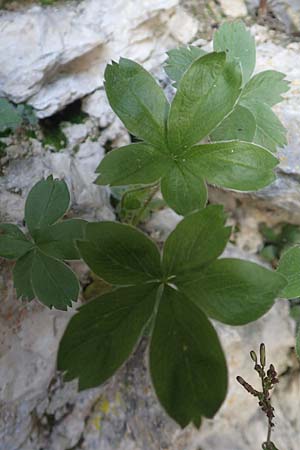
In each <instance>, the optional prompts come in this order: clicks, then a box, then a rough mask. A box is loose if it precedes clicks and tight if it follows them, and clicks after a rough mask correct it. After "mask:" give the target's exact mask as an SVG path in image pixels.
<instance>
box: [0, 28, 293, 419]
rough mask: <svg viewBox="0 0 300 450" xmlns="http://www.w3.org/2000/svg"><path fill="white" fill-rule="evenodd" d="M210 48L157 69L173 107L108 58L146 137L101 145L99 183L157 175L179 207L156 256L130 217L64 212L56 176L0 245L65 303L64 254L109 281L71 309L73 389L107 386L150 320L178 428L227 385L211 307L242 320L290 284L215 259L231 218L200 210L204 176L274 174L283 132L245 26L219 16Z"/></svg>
mask: <svg viewBox="0 0 300 450" xmlns="http://www.w3.org/2000/svg"><path fill="white" fill-rule="evenodd" d="M214 47H215V48H214V50H215V51H214V52H213V53H211V54H204V55H203V52H202V50H199V49H195V48H193V47H191V48H187V49H178V50H175V51H173V52H170V54H169V60H168V63H167V66H166V70H167V71H168V73H169V75H170V76H171V78H173V79H174V81H175V82H176V86H177V92H176V94H175V97H174V99H173V101H172V102H171V104H169V103H168V101H167V99H166V97H165V95H164V93H163V91H162V89H161V88H160V87H159V86H158V84H157V83H156V82H155V80H154V79H153V78H152V76H151V75H150V74H149V73H148V72H146V71H145V70H144V69H143V68H142V67H141V66H139V65H138V64H136V63H135V62H133V61H130V60H125V59H121V61H120V63H119V64H116V63H112V65H109V66H108V67H107V69H106V73H105V80H106V81H105V86H106V91H107V95H108V99H109V101H110V104H111V106H112V108H113V109H114V111H115V112H116V113H117V114H118V116H119V117H120V118H121V120H122V121H123V122H124V124H125V125H126V127H127V128H128V130H129V131H130V132H131V133H132V134H133V135H135V136H136V138H137V139H140V140H141V141H139V142H136V143H134V144H131V145H128V146H126V147H123V148H121V149H117V150H113V151H112V152H110V153H108V155H107V156H106V157H105V158H104V160H103V161H102V163H101V164H100V166H99V168H98V172H99V173H100V175H99V177H98V179H97V182H98V183H99V184H110V185H111V186H126V185H130V184H133V185H140V184H142V185H143V186H145V185H147V184H151V190H153V189H154V184H156V185H157V187H158V186H159V185H160V186H161V190H162V194H163V197H164V199H165V200H166V202H167V203H168V204H169V205H170V206H171V207H172V208H173V209H174V210H175V211H177V212H178V213H180V214H182V215H184V216H186V217H184V218H183V220H182V221H181V222H180V223H179V224H178V225H177V227H176V228H175V230H174V231H173V232H172V233H171V234H170V236H169V237H168V239H167V241H166V242H165V245H164V248H163V251H162V254H161V253H160V252H159V250H158V248H157V247H156V245H155V244H154V242H152V241H151V240H150V239H149V238H148V237H147V236H146V235H145V234H143V233H142V232H140V231H139V230H137V229H135V228H133V227H132V226H130V225H125V224H120V223H116V222H100V223H86V222H85V221H82V220H80V219H79V220H74V219H71V220H63V221H62V220H61V218H62V216H63V215H64V214H65V212H66V210H67V208H68V206H69V201H70V198H69V193H68V189H67V187H66V184H65V183H64V182H63V181H58V180H53V178H51V177H50V178H48V179H47V180H42V181H40V182H39V183H38V184H37V185H35V186H34V187H33V189H32V191H31V192H30V193H29V196H28V198H27V201H26V206H25V222H26V225H27V229H28V231H29V233H30V235H31V238H28V237H27V236H26V235H24V234H23V233H22V231H21V230H20V229H18V228H17V227H16V226H15V225H12V224H2V225H0V255H1V256H4V257H6V258H9V259H16V260H17V262H16V265H15V268H14V283H15V287H16V289H17V294H18V296H19V297H22V298H24V299H25V298H27V299H29V300H31V299H32V298H34V297H36V298H38V299H39V300H40V301H41V302H42V303H44V304H46V305H47V306H49V307H52V306H54V307H56V308H60V309H66V308H67V306H69V305H70V304H71V301H72V300H76V299H77V297H78V281H77V279H76V277H75V275H74V273H73V272H72V271H71V270H70V268H69V267H68V266H67V265H66V264H65V263H64V262H62V261H64V260H71V259H79V258H82V259H83V260H84V261H85V262H86V263H87V265H88V266H89V267H90V269H91V270H92V271H93V272H94V273H95V274H96V275H98V276H99V277H101V278H102V279H104V280H105V281H106V282H108V283H110V284H111V285H112V286H113V290H112V291H111V292H110V293H107V294H104V295H102V296H100V297H98V298H96V299H95V300H92V301H91V302H90V303H88V304H87V305H84V306H83V307H81V308H80V309H79V312H78V313H77V314H76V315H75V316H74V317H73V318H72V319H71V321H70V323H69V325H68V327H67V329H66V332H65V334H64V336H63V339H62V341H61V345H60V349H59V354H58V368H59V369H60V370H62V371H63V372H64V373H65V378H66V379H67V380H71V379H73V378H78V379H79V387H80V389H85V388H90V387H93V386H98V385H99V384H101V383H103V382H104V381H105V380H107V379H108V378H109V377H110V376H112V375H113V374H114V373H115V371H116V370H117V369H118V368H119V367H120V366H121V365H122V364H123V363H124V362H125V361H126V359H127V358H128V357H129V356H130V354H131V352H132V350H133V349H134V347H135V345H136V344H137V342H138V340H139V338H140V337H141V336H142V335H143V333H144V331H145V329H146V328H147V334H149V337H150V352H149V359H150V362H149V366H150V372H151V376H152V380H153V385H154V388H155V391H156V393H157V396H158V398H159V400H160V402H161V404H162V405H163V406H164V408H165V409H166V411H167V412H168V414H169V415H170V416H171V417H173V418H174V419H175V420H176V421H177V422H178V423H179V424H180V425H181V426H186V425H187V424H188V423H190V422H193V423H194V424H195V425H196V426H199V425H200V422H201V417H202V416H205V417H212V416H213V415H214V414H215V412H216V411H217V410H218V408H219V407H220V405H221V404H222V402H223V400H224V398H225V395H226V389H227V369H226V362H225V357H224V354H223V351H222V348H221V344H220V342H219V339H218V337H217V334H216V332H215V330H214V327H213V326H212V324H211V322H210V318H212V319H215V320H218V321H221V322H223V323H225V324H229V325H242V324H245V323H248V322H251V321H253V320H256V319H257V318H259V317H260V316H261V315H263V314H264V313H265V312H266V311H268V309H269V308H270V307H271V306H272V304H273V302H274V299H275V298H276V297H277V296H278V295H279V294H280V293H282V292H286V291H285V289H288V288H289V284H287V280H286V278H285V276H284V275H285V273H284V272H285V271H284V270H282V268H281V269H279V270H278V271H277V272H274V271H270V270H268V269H265V268H263V267H261V266H259V265H257V264H254V263H251V262H247V261H243V260H240V259H228V258H219V257H220V255H221V254H222V252H223V250H224V248H225V246H226V244H227V242H228V239H229V235H230V228H229V227H226V226H225V225H224V223H225V216H224V213H223V210H222V207H220V206H209V207H207V208H205V209H203V208H204V207H205V205H206V201H207V189H206V181H207V182H210V183H215V184H217V185H219V186H223V187H227V188H231V189H237V190H242V191H243V190H246V191H247V190H255V189H259V188H261V187H263V186H266V185H268V184H269V183H270V182H272V181H273V179H274V173H273V169H274V167H275V166H276V164H277V162H278V161H277V159H276V158H275V156H274V155H273V154H272V153H270V151H269V150H272V151H273V150H274V149H275V147H276V145H282V144H283V143H284V139H285V138H284V132H283V128H282V125H281V124H280V123H279V121H278V119H277V118H276V116H275V115H274V114H273V113H272V111H271V108H270V107H271V106H272V105H273V104H274V103H276V102H277V101H280V100H281V97H280V95H281V93H283V92H285V91H286V89H287V86H286V83H285V82H284V81H283V76H282V74H278V72H273V71H267V72H263V73H262V74H259V75H257V76H254V77H253V78H252V79H250V77H251V74H252V72H253V69H254V65H255V46H254V42H253V39H252V38H251V37H250V35H249V33H248V32H247V31H246V30H245V28H244V27H243V25H241V24H232V25H228V26H227V25H225V26H223V27H222V28H221V29H220V30H219V32H218V33H217V34H216V37H215V40H214ZM271 82H272V93H270V86H269V84H270V83H271ZM262 111H263V113H262ZM262 117H266V118H267V125H266V123H265V122H266V121H265V120H262ZM203 139H206V141H205V143H200V144H199V142H200V141H202V140H203ZM212 141H214V142H212ZM262 145H265V146H266V147H267V148H264V147H263V146H262ZM151 192H152V191H151ZM154 192H155V189H154ZM151 195H152V194H151ZM286 286H287V287H286ZM149 330H150V331H149Z"/></svg>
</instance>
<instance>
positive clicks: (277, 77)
mask: <svg viewBox="0 0 300 450" xmlns="http://www.w3.org/2000/svg"><path fill="white" fill-rule="evenodd" d="M284 78H285V74H284V73H281V72H277V71H276V70H265V71H263V72H260V73H258V74H257V75H255V76H254V77H253V78H251V80H249V81H248V83H247V84H246V86H245V87H244V89H243V91H242V95H241V99H240V103H241V104H242V105H245V106H248V105H251V104H253V103H257V102H259V103H264V104H266V105H269V106H274V105H276V104H277V103H280V102H282V100H283V97H282V94H284V93H285V92H287V91H288V90H289V82H288V81H286V80H285V79H284Z"/></svg>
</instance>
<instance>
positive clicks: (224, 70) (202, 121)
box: [168, 53, 241, 155]
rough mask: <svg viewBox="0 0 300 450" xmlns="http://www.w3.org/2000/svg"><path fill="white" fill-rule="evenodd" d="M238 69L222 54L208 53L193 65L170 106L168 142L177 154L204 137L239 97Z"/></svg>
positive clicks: (171, 149)
mask: <svg viewBox="0 0 300 450" xmlns="http://www.w3.org/2000/svg"><path fill="white" fill-rule="evenodd" d="M240 87H241V72H240V69H239V66H238V65H236V64H234V63H227V62H226V56H225V53H211V54H208V55H205V56H203V57H201V58H199V59H197V60H196V61H194V62H193V63H192V65H191V66H190V67H189V69H188V70H187V71H186V72H185V74H184V75H183V77H182V79H181V81H180V86H179V88H178V90H177V92H176V95H175V97H174V99H173V102H172V104H171V107H170V113H169V118H168V143H169V149H170V152H171V153H173V154H176V155H178V154H180V153H182V152H184V151H185V150H186V149H187V148H189V147H190V146H191V145H193V144H196V143H197V142H199V141H201V140H202V139H203V138H204V137H206V136H207V135H208V134H209V133H210V132H211V131H212V130H213V129H214V128H216V126H217V125H218V124H219V123H220V122H222V120H223V119H224V117H225V116H226V115H227V114H229V113H230V112H231V111H232V110H233V108H234V105H235V103H236V101H237V99H238V97H239V94H240Z"/></svg>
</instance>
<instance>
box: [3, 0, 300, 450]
mask: <svg viewBox="0 0 300 450" xmlns="http://www.w3.org/2000/svg"><path fill="white" fill-rule="evenodd" d="M242 3H243V2H239V1H236V2H235V4H236V5H238V4H239V5H242ZM222 4H223V8H224V11H225V5H226V1H225V0H223V2H222ZM240 7H241V6H240ZM241 8H242V7H241ZM240 11H242V9H240ZM239 14H240V13H239ZM197 28H198V25H197V23H196V22H195V20H194V19H191V18H190V17H189V16H187V15H186V14H185V13H183V11H182V10H179V9H178V1H176V0H153V1H149V0H141V1H133V0H131V1H129V0H128V1H126V0H118V1H115V2H110V1H108V0H101V2H100V1H98V0H97V1H96V0H84V1H83V2H81V3H77V2H74V3H73V4H71V3H70V4H67V5H65V4H60V5H59V6H58V7H55V8H51V9H42V8H40V7H37V6H35V7H32V8H31V9H29V10H24V11H20V12H13V13H12V12H10V13H3V14H2V15H1V16H0V40H1V49H0V63H1V64H0V95H4V94H5V95H8V96H9V97H10V98H11V99H13V100H15V101H24V100H26V101H27V100H29V101H30V103H31V104H32V105H33V106H34V107H35V108H36V110H37V111H38V113H39V115H40V117H43V116H48V115H51V114H52V113H53V112H54V111H57V110H58V109H61V108H63V107H64V106H65V105H66V104H68V103H70V102H72V101H73V100H74V99H77V98H83V110H84V111H85V112H86V113H87V114H88V115H89V116H90V118H88V119H86V120H85V121H84V122H83V123H80V124H70V123H65V124H64V125H63V131H64V133H65V135H66V137H67V145H66V148H64V149H62V150H61V151H59V152H54V151H53V149H50V148H48V147H44V146H43V144H42V143H41V142H40V139H39V138H37V139H26V140H22V141H21V142H20V141H18V140H14V139H11V138H8V139H7V143H8V147H7V148H6V153H7V155H6V156H5V157H4V158H2V160H1V162H2V163H3V164H4V167H3V174H4V175H3V176H1V177H0V205H1V206H0V221H12V222H16V223H19V224H22V220H23V208H24V202H25V198H26V195H27V193H28V190H29V189H30V187H31V186H32V185H33V184H34V183H35V182H36V181H37V180H38V179H40V178H41V177H42V176H46V175H48V174H50V173H53V174H54V175H55V176H58V177H64V178H65V179H66V181H67V183H68V185H69V188H70V191H71V196H72V208H71V211H70V213H69V214H70V215H71V216H83V217H85V218H88V219H90V220H105V219H106V220H107V219H108V220H111V219H112V220H113V219H114V212H113V209H112V207H111V205H110V201H109V192H108V191H107V189H106V188H103V187H99V186H95V185H93V184H92V181H93V180H94V177H95V175H94V170H95V167H96V166H97V165H98V163H99V161H100V160H101V158H102V157H103V155H104V151H105V146H106V145H107V144H108V143H109V144H110V145H112V146H120V145H124V144H126V143H128V142H129V136H128V134H127V132H125V130H124V127H123V126H122V124H121V123H120V122H119V120H118V119H116V118H115V116H114V114H113V113H112V112H111V110H110V109H109V107H108V104H107V101H106V98H105V95H104V91H103V89H102V83H103V80H102V74H103V68H104V65H105V64H106V62H107V61H109V60H110V59H111V58H117V57H119V56H120V55H122V56H128V57H132V58H134V59H137V60H138V61H140V62H142V63H143V64H145V66H146V67H147V68H148V69H152V70H156V69H157V68H158V67H159V66H160V64H161V62H162V61H163V60H164V58H165V56H164V54H163V53H164V51H165V49H167V48H170V47H173V46H175V45H177V44H178V43H185V42H188V41H190V40H191V39H193V37H194V35H195V33H196V31H197ZM252 32H253V33H254V34H255V36H256V38H257V42H258V70H264V69H267V68H274V69H276V70H281V71H284V72H286V73H287V75H288V79H289V80H290V81H291V86H292V91H291V92H290V93H288V94H287V95H286V101H285V102H284V103H282V104H281V105H279V106H278V107H277V112H278V114H279V115H280V116H281V119H282V121H283V122H284V124H285V126H286V127H287V128H288V132H289V144H288V146H287V148H285V149H283V150H282V151H280V153H279V154H280V159H281V165H280V171H279V178H278V181H277V182H276V183H274V184H273V185H272V186H271V187H269V188H268V189H265V190H264V191H262V192H260V193H258V194H257V195H256V196H254V195H251V197H249V196H247V195H243V196H240V194H231V193H228V192H213V191H212V192H211V197H212V199H213V200H214V201H217V200H218V199H219V200H220V198H221V197H222V201H224V203H226V206H227V209H228V210H229V211H231V212H232V217H231V221H232V223H233V224H235V223H238V224H239V225H240V232H239V233H238V234H237V237H236V244H237V248H235V247H230V248H229V249H228V250H227V252H229V254H231V255H234V256H240V257H244V258H247V259H253V258H254V259H255V258H256V256H255V253H256V252H257V250H258V249H259V247H260V246H261V244H262V238H261V235H260V234H259V232H258V223H259V222H261V221H264V220H266V222H268V223H270V224H273V223H274V222H275V223H277V222H280V221H281V220H282V218H283V217H284V218H285V220H296V219H295V214H294V213H295V211H296V209H297V208H298V210H299V214H298V216H299V217H298V218H297V221H298V222H299V223H300V189H299V180H300V156H299V155H300V153H299V150H298V149H299V144H300V132H299V130H300V127H299V125H300V124H299V121H300V119H299V117H300V109H299V108H300V106H299V105H300V101H299V100H300V98H299V97H300V64H299V63H297V61H298V60H299V52H300V47H299V44H296V43H293V44H290V45H289V46H287V47H286V46H283V45H280V44H279V43H276V44H275V43H272V42H271V41H270V36H271V34H270V32H268V31H266V29H265V28H262V27H258V26H256V27H254V28H252ZM20 35H21V36H22V39H20ZM79 37H80V38H79ZM2 43H3V45H2ZM4 49H5V51H4ZM87 94H90V95H87ZM99 127H100V128H101V130H100V131H99ZM214 196H215V197H214ZM218 196H219V197H218ZM213 197H214V198H213ZM258 199H260V200H261V202H258ZM241 201H242V206H240V207H239V208H238V205H240V202H241ZM265 206H267V208H265ZM270 208H273V209H272V212H271V213H270V212H269V209H270ZM275 216H276V217H275ZM274 217H275V218H274ZM178 220H180V218H179V216H177V215H176V214H175V213H173V212H172V211H170V210H168V209H165V210H163V211H160V212H158V213H156V214H155V215H153V216H152V218H151V219H150V221H149V222H148V224H147V231H148V232H149V233H150V234H151V236H152V237H153V238H154V239H157V240H158V241H162V240H164V239H165V238H166V236H167V235H168V234H169V233H170V231H171V230H172V229H173V228H174V226H175V224H176V223H177V222H178ZM241 249H243V250H247V252H246V253H245V252H242V251H241ZM11 267H12V264H10V263H7V262H4V261H3V260H0V299H1V301H0V380H1V382H0V450H93V449H95V450H157V449H170V450H183V449H184V450H200V449H201V450H250V449H251V450H252V449H254V448H259V447H260V445H261V442H262V441H263V440H264V439H265V434H266V423H265V418H264V417H263V416H262V415H261V414H260V412H259V411H258V409H257V406H256V402H255V400H254V399H252V398H251V397H249V396H248V395H246V393H245V392H244V391H243V390H242V388H241V387H240V386H239V385H238V384H237V383H236V382H235V377H236V376H237V375H242V376H244V377H245V378H246V379H249V380H251V381H253V383H256V380H254V379H252V376H253V374H252V365H251V361H250V359H249V356H248V354H249V350H251V349H252V348H253V349H257V347H258V345H259V344H260V342H262V341H264V342H265V343H266V345H267V350H268V358H269V361H272V362H273V363H274V364H275V366H276V367H277V368H278V370H279V373H280V375H281V383H280V385H279V386H278V388H277V389H276V390H275V392H274V396H273V398H274V403H275V405H276V414H277V421H276V430H275V434H274V440H275V442H277V443H278V446H279V448H280V449H288V450H296V449H297V450H298V447H299V445H298V441H299V433H300V421H299V413H298V403H299V402H298V396H299V380H300V376H299V375H300V374H299V363H298V362H297V361H296V360H295V358H294V354H293V351H291V348H292V347H293V346H294V331H295V330H294V323H293V322H292V321H291V319H290V317H289V308H288V305H287V303H286V302H284V301H278V302H277V304H276V306H275V307H274V308H273V309H272V310H271V311H270V312H269V313H268V314H266V315H265V316H264V317H263V318H262V319H260V320H259V321H257V322H256V323H253V324H249V325H247V326H245V327H225V326H221V325H217V327H218V332H219V334H220V337H221V339H222V342H223V345H224V348H225V351H226V354H227V356H228V364H229V370H230V380H231V381H230V390H229V395H228V398H227V400H226V402H225V404H224V406H223V407H222V409H221V411H220V412H219V414H218V415H217V416H216V418H215V420H214V421H205V423H204V424H203V427H202V429H201V430H200V431H197V430H195V429H193V428H192V427H188V428H187V429H185V430H180V429H179V428H178V427H177V426H176V425H175V424H174V423H173V422H172V421H171V420H170V419H169V418H167V417H166V415H165V413H164V412H163V410H162V409H161V407H160V406H159V404H158V402H157V400H156V398H155V395H154V394H153V391H152V388H151V382H150V380H149V376H148V372H147V352H146V350H145V347H146V341H143V342H141V344H140V346H139V347H138V349H137V350H136V352H135V354H134V356H133V357H132V358H131V359H130V361H129V362H128V363H127V364H126V365H125V366H124V367H123V368H122V370H121V371H120V372H119V373H118V374H117V375H116V376H115V377H114V378H113V379H112V380H111V381H110V382H109V383H107V384H106V385H105V386H103V387H102V388H98V389H93V390H89V391H86V392H82V393H79V394H78V393H77V386H76V382H74V383H70V384H67V385H64V384H63V383H62V381H61V379H60V377H59V376H57V374H56V373H55V359H56V351H57V347H58V342H59V339H60V336H61V335H62V332H63V330H64V328H65V326H66V324H67V322H68V320H69V318H70V317H71V315H72V314H73V311H68V312H56V311H49V310H47V309H45V308H44V307H43V306H41V305H39V304H38V303H37V302H31V303H30V304H28V305H26V304H22V303H20V302H19V301H17V300H16V298H15V292H14V289H13V285H12V279H11ZM74 269H75V270H76V271H77V273H78V275H79V277H80V279H81V280H82V282H83V284H84V283H85V282H86V281H87V271H86V267H85V266H84V265H83V264H81V263H77V264H74Z"/></svg>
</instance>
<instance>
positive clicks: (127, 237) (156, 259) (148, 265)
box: [77, 222, 161, 286]
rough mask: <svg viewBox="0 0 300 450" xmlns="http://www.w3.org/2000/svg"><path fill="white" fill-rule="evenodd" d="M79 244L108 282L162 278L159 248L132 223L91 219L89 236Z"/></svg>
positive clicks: (123, 282)
mask: <svg viewBox="0 0 300 450" xmlns="http://www.w3.org/2000/svg"><path fill="white" fill-rule="evenodd" d="M77 245H78V249H79V251H80V254H81V256H82V258H83V260H84V261H85V262H86V263H87V265H88V266H89V267H90V268H91V270H92V271H93V272H94V273H95V274H96V275H98V276H99V277H101V278H103V279H104V280H105V281H107V282H108V283H111V284H114V285H121V286H126V285H130V284H140V283H145V282H147V281H149V280H153V279H159V278H160V275H161V271H160V254H159V251H158V248H157V247H156V245H155V244H154V242H153V241H151V240H150V239H149V238H148V237H147V236H146V235H144V234H143V233H142V232H140V231H139V230H137V229H135V228H133V227H132V226H130V225H124V224H120V223H116V222H100V223H89V224H88V225H87V227H86V238H85V240H84V241H78V242H77Z"/></svg>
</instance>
